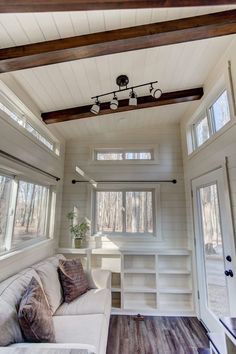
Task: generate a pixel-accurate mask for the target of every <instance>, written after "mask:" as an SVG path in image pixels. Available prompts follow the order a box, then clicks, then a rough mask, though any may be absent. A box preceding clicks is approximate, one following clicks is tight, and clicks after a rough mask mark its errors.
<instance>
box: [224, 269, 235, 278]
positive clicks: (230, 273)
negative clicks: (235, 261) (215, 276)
mask: <svg viewBox="0 0 236 354" xmlns="http://www.w3.org/2000/svg"><path fill="white" fill-rule="evenodd" d="M225 275H226V276H227V277H228V276H230V277H231V278H233V276H234V273H233V271H232V270H231V269H229V270H226V271H225Z"/></svg>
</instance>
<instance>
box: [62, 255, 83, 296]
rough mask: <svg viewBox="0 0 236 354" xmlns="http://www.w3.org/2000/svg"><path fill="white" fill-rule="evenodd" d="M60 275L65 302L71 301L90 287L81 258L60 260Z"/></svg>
mask: <svg viewBox="0 0 236 354" xmlns="http://www.w3.org/2000/svg"><path fill="white" fill-rule="evenodd" d="M59 275H60V279H61V285H62V288H63V293H64V300H65V302H67V303H69V302H71V301H73V300H74V299H76V298H77V297H78V296H80V295H82V294H84V293H86V291H87V290H88V289H89V284H88V279H87V277H86V275H85V273H84V270H83V266H82V264H81V261H80V259H78V258H77V259H67V260H63V259H60V260H59Z"/></svg>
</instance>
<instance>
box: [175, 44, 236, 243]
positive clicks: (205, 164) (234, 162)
mask: <svg viewBox="0 0 236 354" xmlns="http://www.w3.org/2000/svg"><path fill="white" fill-rule="evenodd" d="M229 60H230V61H231V65H232V76H233V85H234V88H235V89H236V40H234V41H233V42H232V44H231V46H230V47H229V48H228V50H227V51H226V52H225V53H224V54H223V55H222V58H221V59H220V60H219V62H218V64H217V65H216V66H215V67H214V68H213V69H212V71H211V72H210V73H209V76H208V78H207V80H206V82H205V85H204V91H205V94H204V97H203V99H202V100H201V101H199V102H195V103H194V104H193V105H192V106H191V109H190V110H189V111H188V112H187V113H186V115H185V116H184V117H183V119H182V121H181V136H182V149H183V164H184V177H185V187H186V206H187V230H188V237H189V239H190V240H193V218H192V215H193V213H192V201H191V179H193V178H196V177H198V176H200V175H201V174H204V173H207V172H209V171H210V170H212V169H215V168H217V167H219V166H221V165H224V163H225V157H228V159H229V179H230V187H231V197H232V203H233V210H232V211H233V219H234V220H233V221H234V224H235V225H236V125H235V123H236V121H235V120H236V117H235V116H234V109H233V102H232V92H231V91H230V88H229V86H230V85H229V76H228V61H229ZM222 82H223V83H224V84H225V86H226V87H227V88H228V91H229V94H230V96H231V97H230V104H231V116H232V124H231V125H230V126H228V127H226V129H223V132H222V134H221V133H220V134H219V135H218V136H217V137H216V138H215V139H213V140H211V141H210V142H208V143H205V144H204V145H203V146H202V147H201V149H200V150H199V151H198V152H196V153H193V154H192V155H190V156H188V149H187V142H186V131H187V130H188V127H189V125H190V124H191V122H192V119H193V118H194V117H197V115H198V114H199V113H200V112H201V111H202V110H203V109H204V108H205V107H206V106H207V105H208V103H209V102H210V101H211V100H212V98H213V97H215V96H216V95H217V93H218V89H219V83H220V85H222Z"/></svg>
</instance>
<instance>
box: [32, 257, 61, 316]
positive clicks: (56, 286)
mask: <svg viewBox="0 0 236 354" xmlns="http://www.w3.org/2000/svg"><path fill="white" fill-rule="evenodd" d="M60 259H65V257H64V256H63V255H61V254H58V255H56V256H54V257H51V258H48V259H46V260H45V261H43V262H40V263H38V264H36V265H34V266H33V268H34V269H35V270H36V272H37V273H38V275H39V276H40V279H41V281H42V284H43V290H44V292H45V295H46V297H47V300H48V303H49V306H50V310H51V313H52V314H53V313H54V312H55V311H56V310H57V309H58V307H59V306H60V305H61V304H62V302H63V292H62V287H61V283H60V280H59V275H58V264H59V260H60Z"/></svg>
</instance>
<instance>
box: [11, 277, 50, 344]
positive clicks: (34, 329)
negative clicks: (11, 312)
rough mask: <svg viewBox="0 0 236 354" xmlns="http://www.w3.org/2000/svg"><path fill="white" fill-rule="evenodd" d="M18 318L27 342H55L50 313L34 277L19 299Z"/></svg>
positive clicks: (41, 290) (42, 292)
mask: <svg viewBox="0 0 236 354" xmlns="http://www.w3.org/2000/svg"><path fill="white" fill-rule="evenodd" d="M18 320H19V323H20V327H21V330H22V332H23V335H24V337H25V340H26V341H27V342H34V343H38V342H55V334H54V326H53V321H52V314H51V311H50V308H49V305H48V302H47V299H46V296H45V294H44V291H43V289H42V288H41V286H40V284H39V283H38V281H37V280H36V279H35V278H34V277H32V279H31V281H30V283H29V285H28V288H27V289H26V291H25V293H24V295H23V297H22V299H21V302H20V307H19V311H18Z"/></svg>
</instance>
